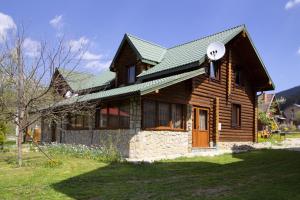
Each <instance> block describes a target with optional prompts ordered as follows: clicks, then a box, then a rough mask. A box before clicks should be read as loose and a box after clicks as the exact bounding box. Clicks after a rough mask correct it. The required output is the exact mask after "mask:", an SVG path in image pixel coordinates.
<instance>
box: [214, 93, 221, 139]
mask: <svg viewBox="0 0 300 200" xmlns="http://www.w3.org/2000/svg"><path fill="white" fill-rule="evenodd" d="M219 107H220V99H219V97H216V98H215V136H216V144H218V142H219Z"/></svg>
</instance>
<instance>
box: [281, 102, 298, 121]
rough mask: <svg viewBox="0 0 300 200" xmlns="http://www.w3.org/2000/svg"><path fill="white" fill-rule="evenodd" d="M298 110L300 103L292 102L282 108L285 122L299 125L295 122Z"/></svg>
mask: <svg viewBox="0 0 300 200" xmlns="http://www.w3.org/2000/svg"><path fill="white" fill-rule="evenodd" d="M298 112H300V105H299V104H293V105H290V106H288V107H286V108H285V109H284V110H283V113H284V116H285V117H286V123H287V124H291V125H300V124H298V123H299V122H297V119H296V116H297V113H298Z"/></svg>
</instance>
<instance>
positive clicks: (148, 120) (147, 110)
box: [143, 100, 156, 128]
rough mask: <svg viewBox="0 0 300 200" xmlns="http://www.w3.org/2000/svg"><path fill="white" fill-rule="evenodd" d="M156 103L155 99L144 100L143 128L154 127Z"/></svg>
mask: <svg viewBox="0 0 300 200" xmlns="http://www.w3.org/2000/svg"><path fill="white" fill-rule="evenodd" d="M155 119H156V104H155V101H148V100H147V101H144V104H143V126H144V128H153V127H155V124H156V123H155Z"/></svg>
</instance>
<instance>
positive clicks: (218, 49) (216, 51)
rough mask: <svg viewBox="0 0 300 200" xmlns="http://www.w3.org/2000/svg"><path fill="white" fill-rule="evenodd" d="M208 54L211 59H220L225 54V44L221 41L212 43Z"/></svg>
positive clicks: (208, 48) (207, 51)
mask: <svg viewBox="0 0 300 200" xmlns="http://www.w3.org/2000/svg"><path fill="white" fill-rule="evenodd" d="M206 54H207V56H208V58H209V59H210V60H219V59H220V58H222V57H223V56H224V55H225V46H224V44H222V43H221V42H213V43H210V44H209V45H208V47H207V50H206Z"/></svg>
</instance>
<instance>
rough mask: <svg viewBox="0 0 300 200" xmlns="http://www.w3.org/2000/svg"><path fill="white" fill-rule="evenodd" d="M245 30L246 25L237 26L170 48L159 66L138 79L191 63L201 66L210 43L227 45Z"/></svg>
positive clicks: (143, 73) (142, 74)
mask: <svg viewBox="0 0 300 200" xmlns="http://www.w3.org/2000/svg"><path fill="white" fill-rule="evenodd" d="M244 28H245V26H244V25H241V26H237V27H235V28H231V29H228V30H226V31H223V32H220V33H217V34H214V35H210V36H207V37H204V38H201V39H198V40H194V41H192V42H188V43H185V44H182V45H178V46H175V47H172V48H169V49H167V52H166V53H165V55H164V58H163V59H162V61H161V62H160V63H159V64H157V65H155V66H154V67H152V68H150V69H148V70H147V71H144V72H142V73H141V74H139V75H138V77H143V76H148V75H150V74H154V73H157V72H162V71H165V70H170V69H174V68H177V67H180V66H184V65H187V64H189V63H194V62H200V63H199V64H201V63H202V62H204V61H205V56H206V49H207V46H208V45H209V44H210V43H212V42H216V41H218V42H222V43H223V44H226V43H227V42H229V41H230V40H231V39H233V38H234V37H235V36H236V35H237V34H239V33H240V32H241V31H243V30H244Z"/></svg>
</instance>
